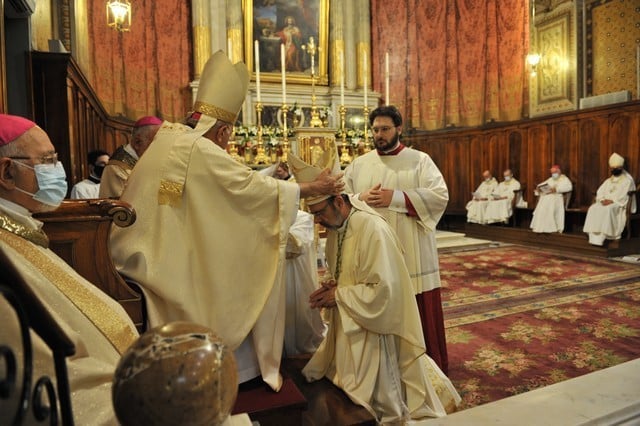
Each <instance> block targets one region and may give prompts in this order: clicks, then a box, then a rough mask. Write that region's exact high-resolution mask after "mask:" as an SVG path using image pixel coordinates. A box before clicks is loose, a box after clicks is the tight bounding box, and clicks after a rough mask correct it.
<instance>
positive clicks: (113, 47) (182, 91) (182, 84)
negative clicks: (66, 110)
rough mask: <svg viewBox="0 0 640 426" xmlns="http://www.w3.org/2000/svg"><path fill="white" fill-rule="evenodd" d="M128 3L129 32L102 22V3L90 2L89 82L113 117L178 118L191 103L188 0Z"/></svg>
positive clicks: (175, 119)
mask: <svg viewBox="0 0 640 426" xmlns="http://www.w3.org/2000/svg"><path fill="white" fill-rule="evenodd" d="M131 3H132V4H131V6H132V25H131V31H129V32H125V33H119V32H116V31H115V30H113V29H111V28H109V27H107V26H106V25H105V2H103V1H91V2H88V8H89V11H88V12H89V13H88V15H89V21H90V22H89V39H90V43H91V46H90V48H89V51H90V52H91V62H92V63H91V72H90V76H89V78H90V80H91V83H92V85H93V87H94V89H95V90H96V92H97V94H98V97H99V98H100V100H101V101H102V102H103V104H104V106H105V107H106V109H107V111H108V112H109V113H110V114H112V115H124V116H126V117H128V118H130V119H132V120H135V119H137V118H139V117H141V116H144V115H157V116H159V117H161V118H163V119H166V120H169V121H179V120H180V119H181V118H182V117H183V116H184V115H185V114H186V112H187V111H188V110H189V109H190V107H191V92H190V89H189V86H188V84H189V81H190V80H191V78H192V72H191V68H190V67H191V65H190V64H191V57H192V55H191V51H192V46H191V12H190V9H189V3H190V2H187V1H184V0H163V1H161V2H160V1H153V0H137V1H134V2H131Z"/></svg>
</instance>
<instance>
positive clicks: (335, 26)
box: [329, 0, 346, 87]
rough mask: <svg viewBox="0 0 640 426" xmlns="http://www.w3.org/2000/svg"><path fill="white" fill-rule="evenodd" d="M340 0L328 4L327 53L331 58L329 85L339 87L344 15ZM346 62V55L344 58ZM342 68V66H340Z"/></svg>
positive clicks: (333, 0) (332, 0)
mask: <svg viewBox="0 0 640 426" xmlns="http://www.w3.org/2000/svg"><path fill="white" fill-rule="evenodd" d="M343 3H344V2H343V1H342V0H331V3H330V4H329V40H330V41H329V45H330V46H329V51H330V52H331V57H330V59H329V61H330V63H331V71H330V73H329V76H330V79H329V81H330V85H331V86H332V87H340V56H341V54H342V53H343V52H344V45H345V43H344V20H343V19H344V18H343V17H344V14H343V13H342V5H343ZM344 59H345V60H346V55H345V56H344ZM342 67H343V68H344V64H342Z"/></svg>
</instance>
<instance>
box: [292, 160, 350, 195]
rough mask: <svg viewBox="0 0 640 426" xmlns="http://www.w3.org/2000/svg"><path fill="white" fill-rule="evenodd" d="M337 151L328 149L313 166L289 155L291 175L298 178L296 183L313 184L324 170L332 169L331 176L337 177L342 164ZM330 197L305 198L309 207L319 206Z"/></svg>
mask: <svg viewBox="0 0 640 426" xmlns="http://www.w3.org/2000/svg"><path fill="white" fill-rule="evenodd" d="M337 159H338V157H337V155H336V150H335V149H328V150H326V151H324V152H323V153H322V155H320V156H319V157H318V158H317V160H316V161H315V162H314V163H313V164H307V163H305V162H304V161H302V159H300V157H298V156H297V155H295V154H293V153H289V156H288V163H289V168H290V169H291V173H293V176H295V178H296V182H298V183H304V182H307V183H309V182H313V181H314V180H316V178H317V177H318V175H320V173H322V171H323V170H324V169H330V170H331V174H332V175H335V174H337V173H339V172H340V163H339V162H338V161H337ZM329 197H330V195H312V196H310V197H307V198H305V201H306V203H307V205H309V206H310V205H313V204H317V203H319V202H320V201H324V200H326V199H327V198H329Z"/></svg>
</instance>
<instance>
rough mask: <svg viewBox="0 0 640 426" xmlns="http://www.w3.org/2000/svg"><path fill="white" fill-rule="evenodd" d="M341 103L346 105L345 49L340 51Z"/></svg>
mask: <svg viewBox="0 0 640 426" xmlns="http://www.w3.org/2000/svg"><path fill="white" fill-rule="evenodd" d="M340 105H344V50H342V51H341V52H340Z"/></svg>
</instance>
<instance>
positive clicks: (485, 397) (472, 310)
mask: <svg viewBox="0 0 640 426" xmlns="http://www.w3.org/2000/svg"><path fill="white" fill-rule="evenodd" d="M440 273H441V276H442V282H443V293H442V298H443V306H444V315H445V327H446V328H447V347H448V352H449V377H450V378H451V379H452V381H453V383H454V385H455V386H456V388H457V389H458V392H460V394H461V396H462V398H463V407H462V408H469V407H472V406H475V405H479V404H484V403H487V402H491V401H495V400H497V399H501V398H505V397H508V396H511V395H515V394H518V393H522V392H526V391H529V390H532V389H535V388H539V387H542V386H547V385H550V384H552V383H555V382H559V381H562V380H566V379H569V378H572V377H576V376H580V375H582V374H587V373H590V372H592V371H595V370H599V369H602V368H606V367H610V366H613V365H616V364H619V363H621V362H624V361H628V360H631V359H635V358H638V357H640V267H638V266H634V265H629V264H624V263H618V262H613V261H607V260H604V259H598V258H580V257H576V256H573V255H565V254H558V253H555V252H547V251H543V250H536V249H530V248H523V247H517V246H513V247H503V248H494V249H486V250H478V251H467V252H459V253H453V254H445V255H442V256H440Z"/></svg>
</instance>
